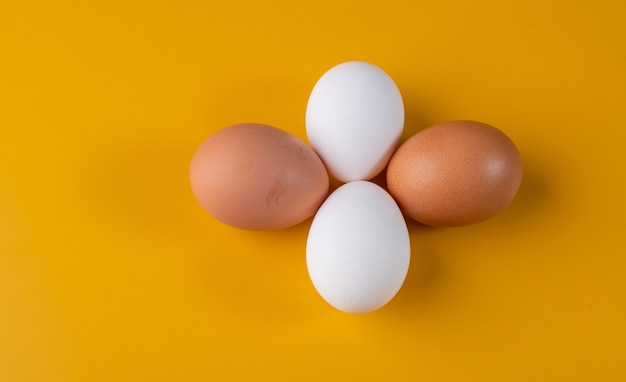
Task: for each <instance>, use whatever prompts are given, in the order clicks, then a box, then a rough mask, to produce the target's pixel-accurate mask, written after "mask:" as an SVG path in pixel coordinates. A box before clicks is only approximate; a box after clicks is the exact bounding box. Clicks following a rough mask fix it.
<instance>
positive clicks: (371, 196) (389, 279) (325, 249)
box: [306, 181, 410, 313]
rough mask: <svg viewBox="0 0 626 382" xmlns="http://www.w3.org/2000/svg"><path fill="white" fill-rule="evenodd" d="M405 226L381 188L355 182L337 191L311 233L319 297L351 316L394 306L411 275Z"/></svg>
mask: <svg viewBox="0 0 626 382" xmlns="http://www.w3.org/2000/svg"><path fill="white" fill-rule="evenodd" d="M409 260H410V244H409V232H408V230H407V226H406V223H405V221H404V218H403V216H402V213H401V212H400V209H399V208H398V206H397V204H396V203H395V201H394V200H393V199H392V197H391V196H390V195H389V194H388V193H387V192H386V191H385V190H384V189H382V188H381V187H379V186H377V185H376V184H374V183H371V182H367V181H355V182H350V183H346V184H344V185H342V186H341V187H339V188H338V189H337V190H335V191H334V192H333V193H332V194H331V195H330V196H329V197H328V198H327V199H326V201H325V202H324V203H323V204H322V206H321V207H320V209H319V210H318V212H317V214H316V215H315V218H314V219H313V222H312V224H311V229H310V231H309V236H308V240H307V246H306V262H307V268H308V271H309V276H310V277H311V281H312V282H313V285H314V286H315V288H316V289H317V291H318V292H319V293H320V295H321V296H322V297H323V298H324V299H325V300H326V301H327V302H328V303H329V304H331V305H332V306H334V307H335V308H337V309H339V310H342V311H344V312H348V313H365V312H370V311H373V310H376V309H378V308H380V307H382V306H383V305H385V304H386V303H387V302H389V301H390V300H391V299H392V298H393V297H394V296H395V294H396V293H397V292H398V290H399V289H400V287H401V286H402V283H403V282H404V279H405V277H406V274H407V271H408V269H409Z"/></svg>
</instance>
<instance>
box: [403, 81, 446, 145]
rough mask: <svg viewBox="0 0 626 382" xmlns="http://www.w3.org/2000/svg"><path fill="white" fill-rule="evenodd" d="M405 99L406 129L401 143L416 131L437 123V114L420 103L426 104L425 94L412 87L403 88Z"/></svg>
mask: <svg viewBox="0 0 626 382" xmlns="http://www.w3.org/2000/svg"><path fill="white" fill-rule="evenodd" d="M401 91H402V98H403V101H404V130H403V132H402V136H401V138H400V144H402V143H403V142H404V141H406V140H407V139H409V138H410V137H411V136H413V135H415V134H416V133H418V132H420V131H422V130H424V129H425V128H427V127H429V126H432V125H434V124H435V123H437V120H436V118H435V116H434V115H433V114H432V113H428V112H427V111H426V110H424V108H423V107H421V106H420V105H426V104H427V103H426V102H425V101H422V99H423V98H424V96H423V95H421V94H419V93H418V92H416V91H414V90H412V89H401Z"/></svg>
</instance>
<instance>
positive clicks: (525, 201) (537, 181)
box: [498, 156, 556, 226]
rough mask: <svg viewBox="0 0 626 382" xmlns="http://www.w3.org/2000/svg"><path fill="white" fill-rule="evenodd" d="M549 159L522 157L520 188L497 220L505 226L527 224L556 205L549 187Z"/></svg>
mask: <svg viewBox="0 0 626 382" xmlns="http://www.w3.org/2000/svg"><path fill="white" fill-rule="evenodd" d="M549 163H550V162H549V161H547V160H542V159H541V158H540V157H539V156H527V157H525V158H523V167H524V172H523V175H522V182H521V184H520V188H519V190H518V192H517V195H516V196H515V199H513V201H512V202H511V204H510V205H509V206H508V207H507V208H505V209H504V211H502V212H501V213H500V214H501V215H502V216H499V217H498V222H499V223H501V224H506V225H507V226H520V225H527V224H528V223H530V222H531V221H532V220H534V219H536V218H538V217H540V216H542V215H546V212H547V210H549V209H550V208H553V207H554V206H555V205H556V198H555V196H554V194H553V190H552V189H551V180H550V179H552V178H553V176H551V173H552V171H553V170H551V168H550V166H549Z"/></svg>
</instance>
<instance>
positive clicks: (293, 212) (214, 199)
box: [189, 123, 329, 230]
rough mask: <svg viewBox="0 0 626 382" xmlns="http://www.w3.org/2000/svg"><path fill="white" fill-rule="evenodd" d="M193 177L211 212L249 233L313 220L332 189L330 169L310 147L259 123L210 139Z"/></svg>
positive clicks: (194, 165) (198, 194)
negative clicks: (330, 185)
mask: <svg viewBox="0 0 626 382" xmlns="http://www.w3.org/2000/svg"><path fill="white" fill-rule="evenodd" d="M189 179H190V183H191V189H192V191H193V194H194V195H195V197H196V199H197V200H198V202H200V204H201V205H202V207H204V209H205V210H206V211H207V212H208V213H209V214H211V215H212V216H213V217H215V218H216V219H217V220H219V221H221V222H223V223H225V224H228V225H230V226H233V227H236V228H241V229H250V230H270V229H280V228H286V227H289V226H293V225H295V224H298V223H300V222H302V221H304V220H306V219H308V218H310V217H311V216H313V214H314V213H315V211H317V209H318V208H319V206H320V205H321V203H322V202H323V201H324V199H325V198H326V196H327V194H328V188H329V178H328V173H327V171H326V168H325V167H324V164H323V162H322V160H321V159H320V158H319V156H318V155H317V154H316V153H315V152H314V151H313V149H311V147H309V146H307V145H306V144H305V143H304V142H303V141H301V140H300V139H298V138H296V137H294V136H292V135H291V134H289V133H287V132H285V131H283V130H280V129H278V128H275V127H272V126H268V125H263V124H256V123H244V124H238V125H233V126H230V127H227V128H224V129H222V130H220V131H218V132H216V133H215V134H213V135H211V136H210V137H209V138H207V139H206V140H205V141H204V142H203V143H202V144H201V145H200V147H198V149H197V150H196V152H195V154H194V155H193V158H192V160H191V165H190V169H189Z"/></svg>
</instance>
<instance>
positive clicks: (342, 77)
mask: <svg viewBox="0 0 626 382" xmlns="http://www.w3.org/2000/svg"><path fill="white" fill-rule="evenodd" d="M403 128H404V104H403V102H402V96H401V94H400V91H399V90H398V87H397V86H396V84H395V83H394V82H393V80H392V79H391V77H389V75H387V73H385V72H384V71H383V70H382V69H380V68H378V67H377V66H375V65H373V64H370V63H367V62H362V61H349V62H344V63H342V64H339V65H337V66H335V67H333V68H331V69H330V70H329V71H327V72H326V73H325V74H324V75H323V76H322V77H321V78H320V79H319V80H318V81H317V83H316V84H315V87H314V88H313V90H312V92H311V95H310V97H309V102H308V104H307V109H306V132H307V137H308V140H309V143H310V144H311V146H312V147H313V149H314V150H315V151H316V152H317V153H318V155H319V156H320V157H321V158H322V160H323V161H324V163H325V164H326V167H327V168H328V171H329V172H330V173H331V175H333V176H334V177H335V178H336V179H338V180H340V181H342V182H349V181H354V180H368V179H371V178H373V177H374V176H376V175H377V174H378V173H380V172H381V171H382V170H383V169H384V168H385V166H386V165H387V162H388V161H389V158H390V157H391V155H392V154H393V151H394V149H395V148H396V146H397V144H398V141H399V139H400V136H401V135H402V129H403Z"/></svg>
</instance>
